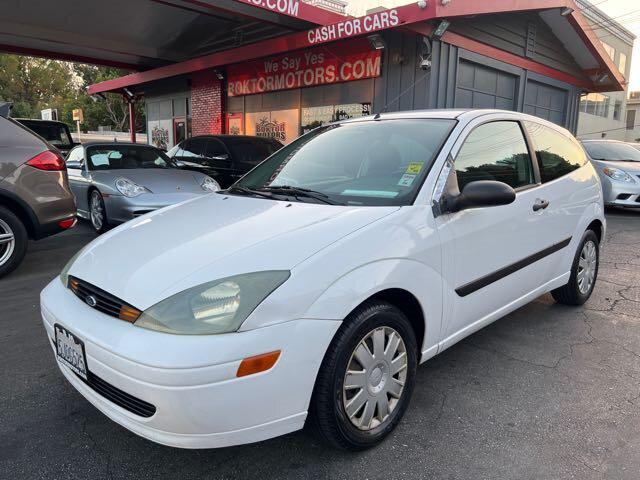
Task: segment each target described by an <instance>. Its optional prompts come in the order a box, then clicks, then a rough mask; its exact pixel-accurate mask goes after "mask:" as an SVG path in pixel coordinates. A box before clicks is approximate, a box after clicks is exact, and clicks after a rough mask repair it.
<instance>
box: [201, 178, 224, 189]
mask: <svg viewBox="0 0 640 480" xmlns="http://www.w3.org/2000/svg"><path fill="white" fill-rule="evenodd" d="M200 186H201V187H202V188H203V189H204V190H206V191H207V192H217V191H218V190H220V184H219V183H218V182H216V181H215V180H214V179H213V178H211V177H205V179H204V180H203V181H202V185H200Z"/></svg>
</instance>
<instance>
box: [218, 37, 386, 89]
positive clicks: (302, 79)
mask: <svg viewBox="0 0 640 480" xmlns="http://www.w3.org/2000/svg"><path fill="white" fill-rule="evenodd" d="M381 58H382V57H381V52H380V50H372V49H371V45H370V43H369V41H368V40H367V39H366V38H359V39H354V40H351V41H350V42H348V43H343V44H338V45H335V44H333V45H328V46H323V47H316V48H310V49H306V50H300V51H298V52H293V53H287V54H283V55H279V56H276V57H270V58H264V59H260V60H254V61H252V62H246V63H242V64H237V65H232V66H230V67H228V68H227V75H228V95H229V96H230V97H234V96H237V95H251V94H254V93H264V92H273V91H276V90H287V89H292V88H301V87H311V86H315V85H325V84H330V83H340V82H350V81H353V80H362V79H365V78H373V77H378V76H380V62H381Z"/></svg>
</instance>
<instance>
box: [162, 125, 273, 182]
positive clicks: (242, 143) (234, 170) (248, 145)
mask: <svg viewBox="0 0 640 480" xmlns="http://www.w3.org/2000/svg"><path fill="white" fill-rule="evenodd" d="M280 148H282V144H281V143H280V142H279V141H277V140H275V139H273V138H263V137H251V136H245V135H203V136H197V137H192V138H189V139H187V140H184V141H183V142H181V143H179V144H178V145H176V146H175V147H173V148H172V149H171V150H169V151H168V152H167V155H168V156H169V157H170V158H173V159H174V160H175V161H176V163H177V165H178V166H179V167H180V168H184V169H186V170H195V171H197V172H202V173H204V174H206V175H209V176H210V177H212V178H215V179H216V181H217V182H218V183H219V184H220V186H221V187H223V188H226V187H228V186H229V185H231V184H232V183H233V182H235V181H236V180H238V179H239V178H240V177H242V176H243V175H244V174H245V173H247V172H248V171H249V170H251V169H252V168H253V167H255V166H256V165H258V164H259V163H260V162H262V161H263V160H264V159H265V158H267V157H268V156H269V155H271V154H272V153H274V152H275V151H277V150H279V149H280Z"/></svg>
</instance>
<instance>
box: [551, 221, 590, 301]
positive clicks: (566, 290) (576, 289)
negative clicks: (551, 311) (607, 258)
mask: <svg viewBox="0 0 640 480" xmlns="http://www.w3.org/2000/svg"><path fill="white" fill-rule="evenodd" d="M599 265H600V242H599V241H598V237H597V235H596V234H595V233H594V232H593V231H592V230H587V231H586V232H585V233H584V235H583V236H582V240H581V242H580V246H579V247H578V251H577V252H576V255H575V258H574V259H573V265H572V266H571V277H569V283H567V284H566V285H564V286H563V287H560V288H556V289H555V290H553V291H552V292H551V295H552V296H553V298H554V300H555V301H556V302H558V303H561V304H563V305H582V304H583V303H584V302H586V301H587V300H589V297H590V296H591V293H592V292H593V288H594V287H595V284H596V280H597V279H598V267H599ZM585 269H586V273H584V274H582V273H581V272H585ZM591 274H592V276H591ZM581 275H585V276H586V279H584V278H583V279H582V280H581ZM589 278H590V279H591V280H590V281H588V279H589Z"/></svg>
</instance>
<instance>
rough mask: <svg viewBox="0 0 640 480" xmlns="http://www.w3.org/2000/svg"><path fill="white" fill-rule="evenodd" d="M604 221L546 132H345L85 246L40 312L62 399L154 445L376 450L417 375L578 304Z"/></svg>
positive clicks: (378, 128)
mask: <svg viewBox="0 0 640 480" xmlns="http://www.w3.org/2000/svg"><path fill="white" fill-rule="evenodd" d="M603 210H604V208H603V205H602V190H601V188H600V182H599V181H598V176H597V174H596V172H595V170H594V168H593V166H592V165H591V164H590V163H589V161H588V160H587V158H586V155H585V153H584V150H583V149H582V147H581V146H580V144H579V143H578V142H577V141H576V140H575V138H574V137H573V136H572V135H571V134H570V133H569V132H568V131H566V130H565V129H563V128H561V127H559V126H557V125H555V124H553V123H551V122H547V121H545V120H542V119H540V118H536V117H533V116H529V115H525V114H519V113H515V112H506V111H497V110H469V111H465V110H440V111H438V110H434V111H416V112H408V113H389V114H381V115H376V116H375V117H365V118H360V119H352V120H346V121H344V122H339V123H335V124H330V125H327V126H322V127H319V128H317V129H315V130H313V131H312V132H310V133H308V134H306V135H303V136H301V137H300V138H298V139H297V140H294V141H293V142H292V143H290V144H289V145H287V146H286V147H284V148H282V149H280V150H279V151H278V152H276V153H275V154H273V155H272V156H271V157H269V158H268V159H267V160H266V161H264V162H263V163H261V164H260V165H259V166H258V167H256V168H255V169H253V170H252V171H251V172H250V173H248V174H247V175H245V176H244V177H243V178H242V179H241V180H240V181H239V182H237V183H235V184H234V185H233V186H232V187H230V188H229V189H227V190H225V191H221V192H217V193H215V194H212V195H207V196H204V197H202V198H198V199H196V200H194V201H191V202H187V203H184V204H181V205H179V206H177V207H175V208H171V209H167V210H165V211H163V212H162V213H159V212H158V213H152V214H150V215H149V216H147V217H146V218H145V219H138V220H133V221H132V222H129V223H128V224H126V225H123V226H122V227H120V229H119V230H118V231H117V232H116V231H114V232H111V234H110V236H109V239H108V241H101V240H97V241H94V242H93V243H91V244H89V245H88V246H87V247H86V248H84V249H83V250H82V251H81V252H80V253H79V254H78V255H76V257H74V258H73V259H72V260H71V261H70V262H69V263H68V264H67V266H66V267H65V268H64V270H63V272H62V273H61V275H60V278H56V279H54V280H53V281H52V282H51V283H50V284H49V285H48V286H47V287H46V288H45V290H44V291H43V292H42V296H41V303H42V315H43V323H44V327H45V329H46V332H47V335H48V336H49V338H50V339H51V345H52V347H53V350H54V353H55V355H56V360H57V362H58V365H59V367H60V369H61V371H62V373H63V374H64V376H65V377H66V379H67V380H68V381H69V382H70V383H71V384H72V385H73V386H74V387H75V388H76V389H77V390H78V391H79V392H80V393H81V394H82V395H84V396H85V397H86V398H87V399H88V400H89V401H90V402H91V403H93V404H94V405H95V406H96V407H97V408H98V409H100V410H101V411H102V412H104V413H105V414H106V415H107V416H109V417H110V418H111V419H112V420H114V421H116V422H118V423H120V424H121V425H122V426H124V427H126V428H128V429H130V430H131V431H133V432H135V433H136V434H138V435H141V436H143V437H146V438H148V439H150V440H153V441H155V442H159V443H163V444H166V445H172V446H178V447H185V448H208V447H222V446H228V445H236V444H241V443H248V442H256V441H260V440H264V439H266V438H270V437H274V436H277V435H283V434H285V433H288V432H291V431H294V430H297V429H300V428H302V427H303V425H304V424H305V422H309V423H310V424H312V425H313V426H314V427H315V428H316V430H317V431H318V432H319V434H320V435H321V437H322V438H323V439H325V440H326V441H327V442H328V443H329V444H331V445H334V446H336V447H339V448H344V449H351V450H361V449H365V448H368V447H371V446H373V445H375V444H377V443H379V442H380V441H382V439H383V438H384V437H385V436H387V435H388V434H389V433H390V432H391V431H393V429H394V428H395V427H396V425H397V424H398V423H399V422H400V420H401V418H402V416H403V415H404V413H405V411H406V409H407V406H408V404H409V399H410V398H411V393H412V391H413V387H414V384H415V379H416V368H417V366H418V364H419V363H421V362H424V361H426V360H428V359H429V358H431V357H433V356H434V355H436V354H437V353H439V352H441V351H443V350H445V349H446V348H448V347H450V346H451V345H453V344H455V343H456V342H458V341H459V340H461V339H462V338H464V337H466V336H468V335H470V334H471V333H473V332H475V331H477V330H479V329H480V328H482V327H484V326H485V325H488V324H489V323H491V322H493V321H494V320H496V319H498V318H500V317H502V316H504V315H506V314H508V313H509V312H511V311H513V310H515V309H517V308H519V307H521V306H522V305H524V304H526V303H527V302H530V301H531V300H533V299H535V298H536V297H538V296H540V295H542V294H544V293H546V292H551V293H552V295H553V297H554V298H555V300H556V301H557V302H559V303H563V304H568V305H580V304H582V303H584V302H585V301H586V300H587V299H588V298H589V296H590V295H591V292H592V291H593V288H594V285H595V282H596V277H597V273H598V259H599V252H600V249H599V245H600V242H601V240H602V239H603V238H604V237H605V219H604V213H603ZM423 424H424V425H428V422H423Z"/></svg>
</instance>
